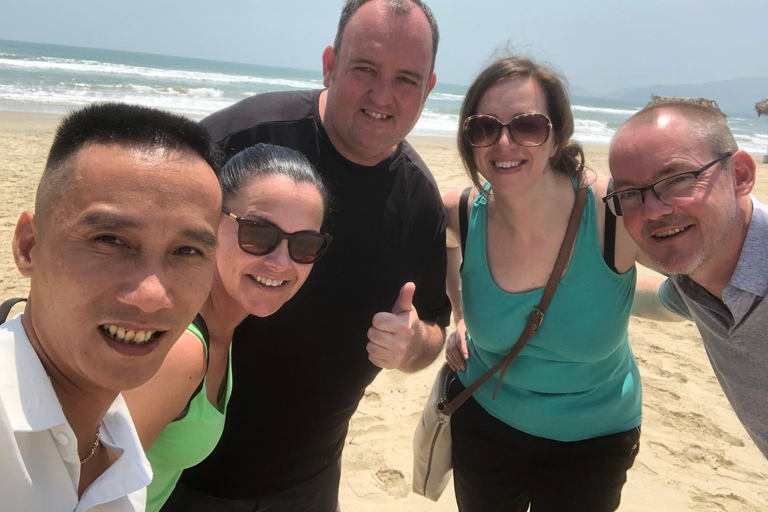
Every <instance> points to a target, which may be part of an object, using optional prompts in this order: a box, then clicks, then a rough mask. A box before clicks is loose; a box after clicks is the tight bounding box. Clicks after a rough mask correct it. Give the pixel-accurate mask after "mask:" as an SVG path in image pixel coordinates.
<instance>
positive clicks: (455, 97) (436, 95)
mask: <svg viewBox="0 0 768 512" xmlns="http://www.w3.org/2000/svg"><path fill="white" fill-rule="evenodd" d="M429 99H430V100H440V101H458V102H459V103H461V102H462V101H464V95H462V94H450V93H447V92H432V93H430V95H429Z"/></svg>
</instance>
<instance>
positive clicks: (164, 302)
mask: <svg viewBox="0 0 768 512" xmlns="http://www.w3.org/2000/svg"><path fill="white" fill-rule="evenodd" d="M164 281H165V280H164V277H163V276H162V275H161V274H159V273H157V272H144V273H142V274H141V275H139V276H138V277H137V279H136V280H133V281H132V282H131V284H128V285H126V287H125V290H124V291H123V293H122V294H120V296H119V297H118V299H119V300H120V302H122V303H124V304H128V305H131V306H134V307H136V308H138V309H140V310H141V311H143V312H144V313H155V312H157V311H160V310H163V309H169V308H171V307H172V306H173V297H172V294H171V291H170V289H169V286H168V285H167V283H165V282H164Z"/></svg>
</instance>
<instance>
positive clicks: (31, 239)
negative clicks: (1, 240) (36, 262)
mask: <svg viewBox="0 0 768 512" xmlns="http://www.w3.org/2000/svg"><path fill="white" fill-rule="evenodd" d="M34 218H35V216H34V215H33V214H32V212H24V213H22V214H21V217H19V220H18V221H17V222H16V230H15V231H14V232H13V242H12V245H13V259H14V260H15V261H16V267H17V268H18V269H19V272H21V275H23V276H24V277H31V276H32V266H33V265H32V248H33V247H34V246H35V244H36V243H37V230H36V229H35V225H34Z"/></svg>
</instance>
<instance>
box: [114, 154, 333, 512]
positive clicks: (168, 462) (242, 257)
mask: <svg viewBox="0 0 768 512" xmlns="http://www.w3.org/2000/svg"><path fill="white" fill-rule="evenodd" d="M219 181H220V183H221V189H222V196H223V209H222V216H221V222H220V224H219V233H218V240H219V247H218V250H217V253H216V266H215V271H214V279H213V284H212V287H211V292H210V295H209V296H208V300H207V301H206V303H205V304H204V305H203V308H202V309H201V311H200V314H199V315H198V317H197V318H196V319H195V321H194V322H193V324H192V325H190V327H189V329H188V330H187V331H186V332H185V333H184V334H183V335H182V337H181V338H180V339H179V341H178V342H177V343H176V344H175V345H174V347H173V348H172V349H171V351H170V352H169V354H168V356H167V357H166V359H165V361H164V363H163V366H162V367H161V368H160V370H159V371H158V373H157V374H156V375H155V377H153V378H152V380H150V381H149V382H147V383H146V384H144V385H143V386H141V387H139V388H137V389H135V390H132V391H130V392H128V393H124V396H125V400H126V402H127V403H128V406H129V408H130V411H131V415H132V417H133V419H134V423H135V424H136V429H137V431H138V433H139V437H140V438H141V442H142V444H143V446H144V448H145V450H146V452H147V458H148V459H149V461H150V463H151V464H152V472H153V474H154V477H153V480H152V483H151V485H150V486H149V487H148V490H147V510H148V511H150V512H151V511H157V510H160V508H161V507H162V506H163V504H164V503H165V502H166V500H167V499H168V497H169V496H170V494H171V492H172V491H173V489H174V487H175V485H176V482H177V481H178V479H179V477H180V476H181V472H182V470H184V469H186V468H188V467H191V466H194V465H195V464H198V463H199V462H201V461H202V460H203V459H205V458H206V457H207V456H208V455H209V454H210V453H211V452H212V451H213V449H214V447H215V446H216V443H217V442H218V440H219V438H220V437H221V433H222V431H223V428H224V415H225V410H226V407H227V401H228V399H229V396H230V394H231V392H232V374H231V365H230V353H231V352H230V345H231V340H232V334H233V332H234V330H235V328H236V327H237V326H238V324H240V322H242V321H243V320H244V319H245V318H246V316H248V315H256V316H260V317H264V316H268V315H271V314H272V313H274V312H276V311H277V310H278V309H280V307H281V306H282V305H283V304H285V302H286V301H288V300H289V299H290V298H291V297H293V295H294V294H295V293H296V292H297V291H298V290H299V288H301V285H302V284H304V281H306V279H307V276H309V273H310V271H311V270H312V265H313V264H314V263H315V262H316V261H317V260H318V259H319V258H320V257H321V256H322V255H323V253H324V252H325V250H326V249H327V248H328V246H329V244H330V243H331V241H332V238H331V236H330V235H326V234H323V233H321V232H320V229H321V226H322V224H323V219H324V215H325V211H326V206H327V203H328V197H327V193H326V189H325V186H324V185H323V183H322V182H321V181H320V177H319V175H318V174H317V172H316V171H315V170H314V168H313V167H312V165H311V164H310V163H309V161H308V160H307V159H306V158H305V157H304V156H303V155H301V154H300V153H298V152H297V151H295V150H292V149H288V148H284V147H280V146H273V145H271V144H257V145H255V146H251V147H250V148H248V149H245V150H243V151H241V152H240V153H238V154H236V155H235V156H234V157H232V159H231V160H229V162H227V164H226V165H225V166H224V168H223V169H222V172H221V175H220V177H219ZM257 341H258V340H254V342H257ZM265 392H268V390H265Z"/></svg>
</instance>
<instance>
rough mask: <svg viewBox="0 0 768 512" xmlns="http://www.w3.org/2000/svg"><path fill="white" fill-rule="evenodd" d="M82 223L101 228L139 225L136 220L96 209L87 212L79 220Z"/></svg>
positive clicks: (135, 226)
mask: <svg viewBox="0 0 768 512" xmlns="http://www.w3.org/2000/svg"><path fill="white" fill-rule="evenodd" d="M80 222H81V223H82V224H84V225H85V226H88V227H95V228H96V227H97V228H103V229H138V228H139V227H141V226H140V225H139V223H138V222H136V221H134V220H130V219H126V218H125V217H121V216H119V215H115V214H114V213H110V212H104V211H96V212H88V214H87V215H86V216H85V217H83V218H82V219H81V221H80Z"/></svg>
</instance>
